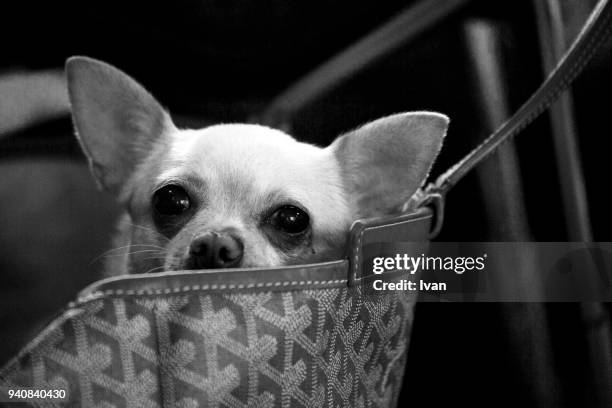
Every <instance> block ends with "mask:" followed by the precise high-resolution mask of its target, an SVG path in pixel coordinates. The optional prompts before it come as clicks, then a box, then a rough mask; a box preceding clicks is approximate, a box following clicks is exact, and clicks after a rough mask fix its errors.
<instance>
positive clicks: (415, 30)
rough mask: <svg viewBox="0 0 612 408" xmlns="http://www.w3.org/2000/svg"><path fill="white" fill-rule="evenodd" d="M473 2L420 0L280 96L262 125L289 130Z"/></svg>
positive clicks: (266, 111) (264, 115) (461, 0)
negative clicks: (324, 99)
mask: <svg viewBox="0 0 612 408" xmlns="http://www.w3.org/2000/svg"><path fill="white" fill-rule="evenodd" d="M469 1H470V0H421V1H420V2H418V3H416V4H415V5H413V6H410V7H408V8H406V9H405V10H403V11H402V12H400V13H399V14H398V15H397V16H395V17H393V18H392V19H391V20H390V21H388V22H387V23H385V24H383V25H382V26H381V27H380V28H378V29H376V30H374V31H373V32H371V33H370V34H368V35H366V36H365V37H363V38H362V39H361V40H359V41H357V42H356V43H354V44H353V45H351V46H349V47H348V48H347V49H345V50H344V51H342V52H340V53H339V54H337V55H336V56H335V57H332V58H331V59H330V60H328V61H327V62H325V63H323V64H322V65H321V66H319V67H318V68H316V69H315V70H314V71H312V72H311V73H309V74H307V75H306V76H304V77H303V78H302V79H300V80H298V81H297V82H296V83H295V84H293V85H292V86H290V87H289V88H288V89H287V90H285V91H284V92H282V93H281V94H280V95H279V96H277V97H276V98H275V99H274V100H273V101H272V102H271V104H270V105H269V106H268V108H267V109H266V110H265V111H264V112H263V113H262V114H261V115H260V116H259V118H258V119H259V120H258V121H259V122H261V123H264V124H267V125H270V126H275V127H280V128H287V127H288V126H289V124H290V121H291V117H292V116H293V115H294V114H295V113H296V112H298V111H299V110H300V109H301V108H302V107H304V106H306V105H308V104H309V103H311V102H313V101H314V100H316V99H317V98H320V97H321V96H322V95H324V94H325V93H327V92H329V91H330V90H331V89H333V88H334V87H336V86H338V85H340V84H341V83H342V82H344V81H346V80H347V79H348V78H350V77H351V76H353V75H355V74H356V73H357V72H359V71H362V70H363V69H365V68H366V67H368V66H370V65H371V64H373V63H374V62H376V61H377V60H379V59H380V58H382V57H384V56H386V55H389V54H390V53H391V52H393V51H395V50H396V49H398V48H399V47H400V46H402V45H404V44H405V43H407V42H408V41H410V40H413V39H414V38H415V37H417V36H418V35H420V34H422V33H423V32H424V31H426V30H427V29H429V28H431V27H433V26H435V25H436V24H438V23H439V22H440V21H441V20H443V19H444V18H446V17H448V16H449V15H450V14H452V13H453V12H455V11H457V10H459V9H460V8H461V7H462V6H464V5H466V4H467V3H469Z"/></svg>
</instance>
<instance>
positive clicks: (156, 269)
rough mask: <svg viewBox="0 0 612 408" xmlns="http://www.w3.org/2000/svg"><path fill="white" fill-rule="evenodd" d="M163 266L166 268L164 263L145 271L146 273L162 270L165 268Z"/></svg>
mask: <svg viewBox="0 0 612 408" xmlns="http://www.w3.org/2000/svg"><path fill="white" fill-rule="evenodd" d="M163 268H164V266H163V265H162V266H157V267H155V268H151V269H149V270H148V271H146V272H144V273H152V272H155V271H158V270H161V269H163Z"/></svg>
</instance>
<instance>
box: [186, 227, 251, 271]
mask: <svg viewBox="0 0 612 408" xmlns="http://www.w3.org/2000/svg"><path fill="white" fill-rule="evenodd" d="M243 254H244V245H243V244H242V241H241V240H240V239H238V238H236V237H235V236H233V235H231V234H228V233H222V232H207V233H205V234H202V235H200V236H198V237H196V238H195V239H194V240H193V241H192V242H191V245H190V247H189V261H190V262H189V264H190V265H189V266H190V267H192V268H193V269H213V268H232V267H236V266H238V265H239V264H240V261H241V260H242V255H243Z"/></svg>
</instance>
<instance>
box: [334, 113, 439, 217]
mask: <svg viewBox="0 0 612 408" xmlns="http://www.w3.org/2000/svg"><path fill="white" fill-rule="evenodd" d="M448 122H449V120H448V118H447V117H446V116H444V115H441V114H439V113H432V112H408V113H400V114H396V115H391V116H387V117H384V118H382V119H378V120H376V121H374V122H371V123H368V124H366V125H364V126H362V127H360V128H359V129H357V130H354V131H352V132H350V133H348V134H345V135H343V136H341V137H340V138H338V139H337V140H336V141H334V143H333V144H332V145H331V146H330V147H329V149H331V150H332V151H333V153H334V155H335V157H336V159H337V160H338V162H339V164H340V169H341V173H342V181H343V183H344V187H345V189H346V190H347V192H348V194H349V199H350V200H351V202H352V203H353V205H354V206H355V208H356V212H357V214H355V215H356V216H357V217H358V218H368V217H375V216H382V215H386V214H390V213H392V212H394V211H397V210H399V209H400V208H401V206H402V205H403V204H404V203H405V202H406V201H407V200H408V199H409V198H410V197H412V195H413V194H414V193H415V192H416V191H417V189H418V188H419V187H420V186H421V184H422V183H423V182H424V181H425V179H426V178H427V175H428V173H429V170H430V168H431V166H432V164H433V162H434V160H435V158H436V156H437V155H438V152H439V151H440V148H441V147H442V141H443V139H444V136H445V134H446V129H447V128H448Z"/></svg>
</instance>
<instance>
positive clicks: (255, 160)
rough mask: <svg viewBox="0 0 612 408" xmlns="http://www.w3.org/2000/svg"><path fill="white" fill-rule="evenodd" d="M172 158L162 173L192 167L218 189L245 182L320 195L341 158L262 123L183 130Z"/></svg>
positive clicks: (254, 187)
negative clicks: (337, 159) (319, 192)
mask: <svg viewBox="0 0 612 408" xmlns="http://www.w3.org/2000/svg"><path fill="white" fill-rule="evenodd" d="M167 159H168V160H165V162H166V163H167V166H166V167H167V168H166V169H165V170H166V171H163V172H162V175H161V178H165V177H168V176H170V177H171V176H173V174H172V173H173V172H177V171H178V172H181V171H183V172H189V173H192V174H195V175H196V176H198V177H200V178H202V179H203V180H204V181H205V182H207V183H211V184H216V185H215V187H217V188H219V189H224V187H227V186H237V185H238V184H242V185H244V186H249V187H250V188H249V189H248V190H249V191H252V192H253V193H254V194H256V195H259V194H262V193H266V192H269V191H277V190H280V191H281V192H285V193H288V194H289V195H292V193H295V194H297V195H301V194H303V195H305V194H306V192H310V193H312V192H313V191H314V192H315V194H316V191H318V190H321V188H320V187H322V185H324V184H325V182H326V180H328V181H330V182H331V183H333V184H337V183H338V180H336V178H337V177H338V169H337V163H336V161H335V159H334V158H333V156H332V155H331V154H330V153H329V152H328V151H326V150H325V149H322V148H320V147H317V146H313V145H310V144H306V143H301V142H298V141H296V140H295V139H293V138H292V137H291V136H289V135H287V134H285V133H283V132H281V131H278V130H274V129H270V128H267V127H263V126H258V125H243V124H232V125H217V126H212V127H209V128H205V129H200V130H182V131H178V132H177V133H175V134H173V135H171V144H170V149H169V150H168V153H167ZM316 186H318V187H316ZM236 191H237V192H244V191H245V189H243V188H237V189H236ZM297 198H299V197H297Z"/></svg>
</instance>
